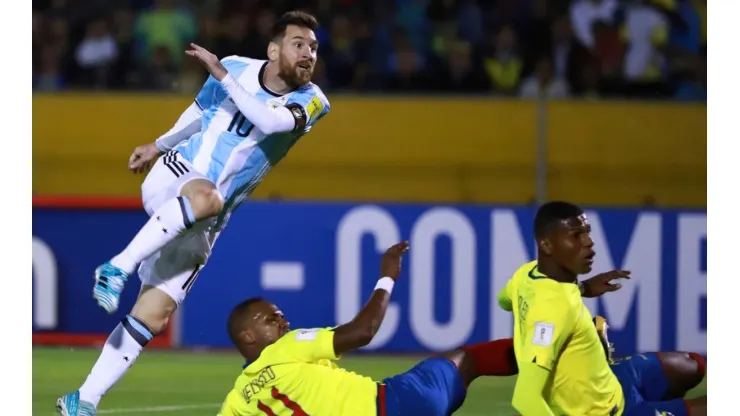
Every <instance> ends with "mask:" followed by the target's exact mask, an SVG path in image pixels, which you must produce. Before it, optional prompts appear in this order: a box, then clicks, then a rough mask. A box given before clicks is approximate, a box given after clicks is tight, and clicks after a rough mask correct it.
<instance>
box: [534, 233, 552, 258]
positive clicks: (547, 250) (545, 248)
mask: <svg viewBox="0 0 740 416" xmlns="http://www.w3.org/2000/svg"><path fill="white" fill-rule="evenodd" d="M537 247H539V249H540V251H541V252H542V253H544V254H545V255H547V256H550V255H552V243H550V240H549V239H547V238H544V237H542V238H539V239H537Z"/></svg>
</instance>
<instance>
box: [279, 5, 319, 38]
mask: <svg viewBox="0 0 740 416" xmlns="http://www.w3.org/2000/svg"><path fill="white" fill-rule="evenodd" d="M290 25H293V26H298V27H305V28H308V29H311V30H314V31H315V30H316V29H317V28H318V27H319V22H318V21H317V20H316V18H315V17H313V16H312V15H310V14H308V13H306V12H302V11H297V10H296V11H292V12H287V13H284V14H283V15H282V16H280V18H279V19H278V20H277V21H276V22H275V24H274V25H272V33H271V34H272V38H273V39H274V40H279V39H281V38H282V37H283V36H284V35H285V29H286V28H287V27H288V26H290Z"/></svg>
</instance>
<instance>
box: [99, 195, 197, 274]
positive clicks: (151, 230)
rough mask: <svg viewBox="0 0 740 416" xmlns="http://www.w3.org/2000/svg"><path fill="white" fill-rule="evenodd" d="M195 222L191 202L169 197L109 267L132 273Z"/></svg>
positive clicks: (185, 199)
mask: <svg viewBox="0 0 740 416" xmlns="http://www.w3.org/2000/svg"><path fill="white" fill-rule="evenodd" d="M194 222H195V216H194V215H193V209H192V208H191V207H190V201H188V199H187V198H186V197H184V196H179V197H177V198H172V199H170V200H169V201H167V202H165V203H164V204H163V205H162V206H161V207H159V209H158V210H156V211H155V212H154V214H152V217H151V218H149V221H147V223H146V224H144V227H142V228H141V230H140V231H139V233H138V234H136V236H135V237H134V239H133V240H131V243H129V245H128V247H126V249H125V250H123V252H121V253H120V254H118V255H117V256H115V257H113V259H111V261H110V262H111V264H112V265H114V266H116V267H118V268H120V269H122V270H124V271H125V272H126V273H128V274H131V273H133V272H134V270H136V266H137V265H138V264H139V263H141V262H142V261H144V259H146V258H147V257H149V256H151V255H152V254H154V253H156V252H157V251H159V249H161V248H162V247H164V246H165V244H167V243H169V242H170V241H172V240H174V239H175V237H177V236H178V235H179V234H180V233H181V232H182V231H183V230H185V229H186V228H190V227H191V226H192V224H193V223H194Z"/></svg>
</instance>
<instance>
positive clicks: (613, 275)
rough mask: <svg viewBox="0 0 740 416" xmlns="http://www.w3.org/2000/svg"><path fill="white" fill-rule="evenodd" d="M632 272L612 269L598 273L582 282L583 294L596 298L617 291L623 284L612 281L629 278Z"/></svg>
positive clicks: (585, 296)
mask: <svg viewBox="0 0 740 416" xmlns="http://www.w3.org/2000/svg"><path fill="white" fill-rule="evenodd" d="M630 274H631V272H630V271H629V270H612V271H610V272H606V273H601V274H597V275H596V276H594V277H592V278H590V279H586V280H584V281H582V282H581V283H580V285H581V296H583V297H584V298H596V297H599V296H601V295H603V294H605V293H609V292H614V291H617V290H619V289H621V288H622V285H621V284H619V283H612V282H613V281H614V280H618V279H629V278H630Z"/></svg>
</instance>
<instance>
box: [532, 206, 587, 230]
mask: <svg viewBox="0 0 740 416" xmlns="http://www.w3.org/2000/svg"><path fill="white" fill-rule="evenodd" d="M579 215H583V210H582V209H581V207H579V206H578V205H575V204H571V203H570V202H565V201H552V202H548V203H546V204H544V205H542V206H541V207H540V208H539V209H538V210H537V214H536V215H535V217H534V235H535V237H544V236H545V235H546V234H547V233H548V232H550V231H551V230H552V228H553V225H557V224H558V223H560V222H561V221H563V220H567V219H569V218H573V217H578V216H579Z"/></svg>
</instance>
